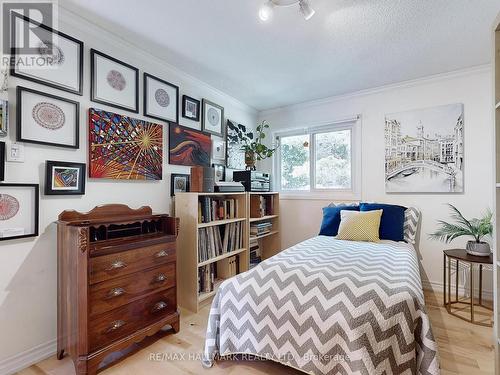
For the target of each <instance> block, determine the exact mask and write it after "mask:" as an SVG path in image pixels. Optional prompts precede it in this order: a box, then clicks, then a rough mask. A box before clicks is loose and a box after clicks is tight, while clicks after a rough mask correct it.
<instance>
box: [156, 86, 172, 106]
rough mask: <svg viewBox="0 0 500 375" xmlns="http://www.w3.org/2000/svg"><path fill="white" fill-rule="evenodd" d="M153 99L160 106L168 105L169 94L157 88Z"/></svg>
mask: <svg viewBox="0 0 500 375" xmlns="http://www.w3.org/2000/svg"><path fill="white" fill-rule="evenodd" d="M155 100H156V103H158V105H159V106H160V107H168V105H169V104H170V96H168V93H167V92H166V91H165V90H163V89H158V90H156V91H155Z"/></svg>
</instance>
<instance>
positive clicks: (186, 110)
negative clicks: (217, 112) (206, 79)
mask: <svg viewBox="0 0 500 375" xmlns="http://www.w3.org/2000/svg"><path fill="white" fill-rule="evenodd" d="M182 117H184V118H187V119H189V120H193V121H200V101H199V100H196V99H194V98H191V97H190V96H187V95H182Z"/></svg>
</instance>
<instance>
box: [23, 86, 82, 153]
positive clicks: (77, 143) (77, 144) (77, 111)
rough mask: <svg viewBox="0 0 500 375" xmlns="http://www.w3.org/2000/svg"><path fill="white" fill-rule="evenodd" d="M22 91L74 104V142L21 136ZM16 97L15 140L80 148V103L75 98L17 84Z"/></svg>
mask: <svg viewBox="0 0 500 375" xmlns="http://www.w3.org/2000/svg"><path fill="white" fill-rule="evenodd" d="M23 92H29V93H32V94H36V95H40V96H44V97H47V98H51V99H54V100H59V101H63V102H66V103H70V104H72V105H74V106H75V137H74V138H75V139H74V144H72V145H69V144H62V143H56V142H46V141H37V140H33V139H28V138H25V137H23V132H22V128H23V121H22V111H23V109H22V108H23V100H22V95H23ZM16 99H17V111H16V128H17V129H16V130H17V131H16V140H17V141H18V142H26V143H34V144H39V145H46V146H56V147H64V148H72V149H78V148H80V103H79V102H77V101H75V100H70V99H67V98H63V97H60V96H56V95H52V94H47V93H45V92H41V91H37V90H33V89H29V88H27V87H23V86H17V88H16Z"/></svg>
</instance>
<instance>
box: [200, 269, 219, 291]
mask: <svg viewBox="0 0 500 375" xmlns="http://www.w3.org/2000/svg"><path fill="white" fill-rule="evenodd" d="M216 277H217V267H216V263H211V264H207V265H206V266H202V267H199V268H198V294H199V293H209V292H211V291H212V290H214V284H215V279H216Z"/></svg>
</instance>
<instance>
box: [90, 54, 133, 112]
mask: <svg viewBox="0 0 500 375" xmlns="http://www.w3.org/2000/svg"><path fill="white" fill-rule="evenodd" d="M90 76H91V80H90V100H92V101H93V102H96V103H101V104H105V105H109V106H111V107H115V108H120V109H124V110H126V111H130V112H134V113H139V69H137V68H136V67H133V66H132V65H129V64H127V63H124V62H123V61H120V60H118V59H115V58H114V57H111V56H108V55H106V54H104V53H102V52H99V51H96V50H95V49H91V50H90Z"/></svg>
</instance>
